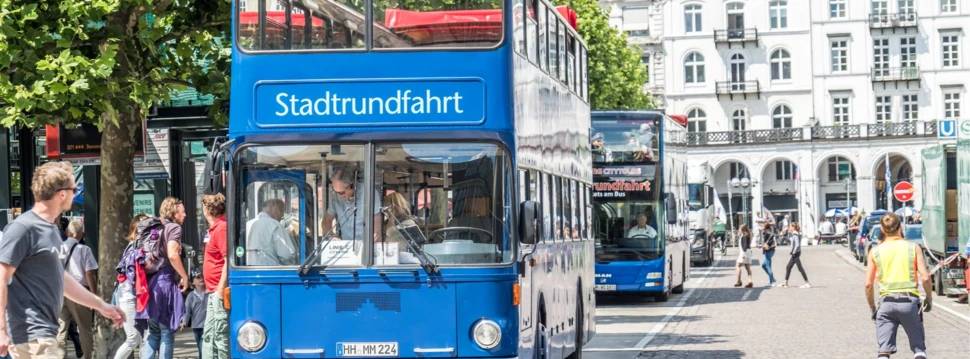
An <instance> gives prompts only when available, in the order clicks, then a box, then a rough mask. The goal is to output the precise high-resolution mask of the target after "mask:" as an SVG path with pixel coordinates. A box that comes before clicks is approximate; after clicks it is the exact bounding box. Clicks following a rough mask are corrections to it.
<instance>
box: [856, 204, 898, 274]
mask: <svg viewBox="0 0 970 359" xmlns="http://www.w3.org/2000/svg"><path fill="white" fill-rule="evenodd" d="M886 213H889V211H887V210H884V209H877V210H875V211H872V213H870V214H869V215H868V216H866V218H865V219H863V220H862V227H861V228H859V240H858V241H856V245H855V246H853V247H852V249H853V254H854V255H855V259H856V260H858V261H859V262H863V263H865V261H866V259H865V257H866V255H867V254H868V253H869V252H867V251H866V248H868V244H867V243H866V242H867V240H868V238H869V233H871V232H872V227H873V226H876V225H879V220H880V219H882V216H884V215H886Z"/></svg>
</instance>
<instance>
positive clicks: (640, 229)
mask: <svg viewBox="0 0 970 359" xmlns="http://www.w3.org/2000/svg"><path fill="white" fill-rule="evenodd" d="M636 236H647V238H657V230H656V229H653V227H650V226H649V225H647V215H646V214H645V213H643V212H640V213H638V214H637V225H636V227H633V228H630V230H629V231H627V232H626V237H627V238H633V237H636Z"/></svg>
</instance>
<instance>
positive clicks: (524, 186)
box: [519, 170, 529, 202]
mask: <svg viewBox="0 0 970 359" xmlns="http://www.w3.org/2000/svg"><path fill="white" fill-rule="evenodd" d="M528 176H529V174H528V172H526V171H525V170H519V202H524V201H527V200H528V199H529V185H528V181H529V178H528Z"/></svg>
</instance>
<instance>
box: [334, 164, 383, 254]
mask: <svg viewBox="0 0 970 359" xmlns="http://www.w3.org/2000/svg"><path fill="white" fill-rule="evenodd" d="M330 181H331V186H332V190H333V193H334V194H335V196H330V203H328V205H327V214H326V215H325V216H324V217H323V222H322V223H321V224H320V228H321V229H322V231H323V232H322V233H324V234H326V233H329V232H330V230H331V229H333V228H334V222H335V221H336V224H337V226H336V230H335V231H334V237H333V239H334V240H338V241H339V240H341V239H351V240H363V239H364V238H365V235H366V233H365V232H364V196H358V195H357V192H356V188H357V187H358V186H363V183H362V182H360V181H358V180H357V170H356V169H355V168H353V167H340V168H337V169H335V170H334V171H333V173H332V174H331V176H330ZM374 202H375V203H374V226H375V227H376V228H374V229H375V231H374V236H373V238H374V240H375V241H377V240H380V235H379V233H381V225H382V223H383V221H382V220H381V212H380V209H381V203H380V195H378V194H376V193H375V195H374Z"/></svg>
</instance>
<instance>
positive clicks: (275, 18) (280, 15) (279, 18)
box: [239, 11, 323, 29]
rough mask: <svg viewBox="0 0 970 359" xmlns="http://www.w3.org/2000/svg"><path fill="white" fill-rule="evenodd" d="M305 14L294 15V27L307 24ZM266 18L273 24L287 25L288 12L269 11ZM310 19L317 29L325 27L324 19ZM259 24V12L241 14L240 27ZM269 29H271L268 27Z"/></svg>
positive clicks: (313, 17) (312, 17) (292, 16)
mask: <svg viewBox="0 0 970 359" xmlns="http://www.w3.org/2000/svg"><path fill="white" fill-rule="evenodd" d="M303 16H304V15H303V14H297V13H293V14H292V15H291V17H290V19H291V20H292V22H293V27H303V25H304V23H305V22H306V21H305V20H304V19H303ZM266 18H268V19H269V22H271V23H279V24H286V11H267V12H266ZM310 19H312V20H311V21H313V26H314V27H317V26H320V27H322V26H323V19H321V18H318V17H316V16H311V17H310ZM258 24H259V12H257V11H243V12H241V13H239V25H258ZM267 29H269V28H268V27H267Z"/></svg>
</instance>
